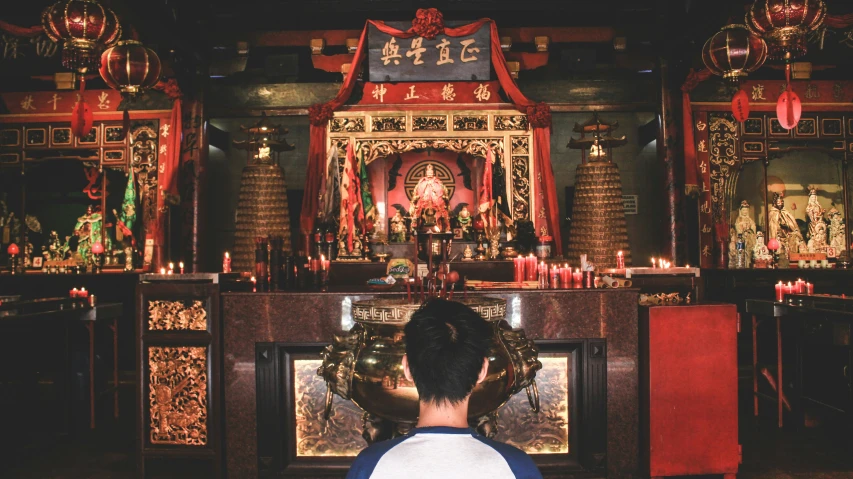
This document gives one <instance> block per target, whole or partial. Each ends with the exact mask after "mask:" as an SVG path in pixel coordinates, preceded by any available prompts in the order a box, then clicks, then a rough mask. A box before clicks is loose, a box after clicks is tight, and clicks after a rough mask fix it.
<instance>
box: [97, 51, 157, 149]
mask: <svg viewBox="0 0 853 479" xmlns="http://www.w3.org/2000/svg"><path fill="white" fill-rule="evenodd" d="M100 72H101V78H103V79H104V81H105V82H106V83H107V85H108V86H109V87H110V88H112V89H114V90H118V91H120V92H121V94H122V96H123V97H130V98H131V99H133V98H135V97H136V95H138V94H139V93H141V92H142V91H143V90H146V89H148V88H151V87H153V86H154V85H156V84H157V82H158V81H159V80H160V57H158V56H157V54H156V53H154V50H152V49H150V48H146V47H145V46H143V45H142V44H141V43H139V42H137V41H136V40H124V41H121V42H118V43H116V44H115V45H113V46H112V47H110V48H107V49H106V50H104V53H103V55H101V70H100ZM122 119H123V128H122V134H121V136H122V138H124V135H125V134H127V130H128V128H130V115H129V114H128V112H127V105H125V109H124V114H123V115H122Z"/></svg>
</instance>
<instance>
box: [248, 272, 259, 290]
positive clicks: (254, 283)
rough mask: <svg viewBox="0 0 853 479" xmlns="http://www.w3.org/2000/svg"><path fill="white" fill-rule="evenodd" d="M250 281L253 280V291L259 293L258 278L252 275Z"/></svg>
mask: <svg viewBox="0 0 853 479" xmlns="http://www.w3.org/2000/svg"><path fill="white" fill-rule="evenodd" d="M249 281H251V282H252V292H253V293H257V292H258V288H257V285H258V280H257V279H256V278H255V277H254V276H252V277H251V278H250V279H249Z"/></svg>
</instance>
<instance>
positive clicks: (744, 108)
mask: <svg viewBox="0 0 853 479" xmlns="http://www.w3.org/2000/svg"><path fill="white" fill-rule="evenodd" d="M765 60H767V44H766V43H764V40H762V39H761V37H759V36H758V35H755V34H754V33H752V32H750V31H749V29H748V28H746V27H745V26H744V25H726V26H725V27H723V28H722V29H721V30H720V31H719V32H717V33H715V34H714V35H713V36H712V37H711V38H709V39H708V41H707V42H705V46H704V47H703V48H702V61H703V62H705V66H706V67H708V70H709V71H710V72H711V73H713V74H715V75H719V76H722V77H723V78H725V79H726V80H728V81H730V82H732V83H733V84H735V85H739V84H740V82H741V81H743V80H744V79H746V77H747V76H748V75H749V74H750V73H752V72H753V71H755V70H757V69H759V68H760V67H761V65H764V61H765ZM732 113H734V116H735V119H737V121H740V122H743V121H744V120H746V119H747V117H749V97H748V96H747V95H746V92H745V91H743V90H738V92H737V93H736V94H735V95H734V97H733V98H732Z"/></svg>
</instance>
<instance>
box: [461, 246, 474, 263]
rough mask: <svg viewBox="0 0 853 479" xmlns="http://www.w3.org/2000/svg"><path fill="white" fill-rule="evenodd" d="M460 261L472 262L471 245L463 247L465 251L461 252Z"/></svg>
mask: <svg viewBox="0 0 853 479" xmlns="http://www.w3.org/2000/svg"><path fill="white" fill-rule="evenodd" d="M462 261H474V250H472V249H471V245H469V244H468V245H465V251H463V252H462Z"/></svg>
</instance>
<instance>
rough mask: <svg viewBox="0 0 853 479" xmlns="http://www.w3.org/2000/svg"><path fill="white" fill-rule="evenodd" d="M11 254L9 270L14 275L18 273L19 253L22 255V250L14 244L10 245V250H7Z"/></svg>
mask: <svg viewBox="0 0 853 479" xmlns="http://www.w3.org/2000/svg"><path fill="white" fill-rule="evenodd" d="M6 252H7V253H9V268H10V270H11V273H12V274H17V273H18V253H20V252H21V251H20V249H18V245H16V244H15V243H12V244H10V245H9V248H8V249H7V250H6Z"/></svg>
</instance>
